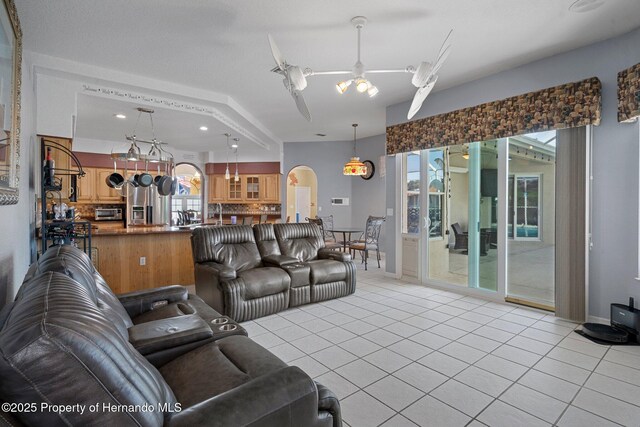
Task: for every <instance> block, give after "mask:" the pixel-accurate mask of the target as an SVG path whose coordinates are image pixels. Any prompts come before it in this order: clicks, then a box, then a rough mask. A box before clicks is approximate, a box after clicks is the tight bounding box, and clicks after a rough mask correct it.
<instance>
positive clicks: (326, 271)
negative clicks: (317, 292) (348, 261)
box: [307, 259, 347, 285]
mask: <svg viewBox="0 0 640 427" xmlns="http://www.w3.org/2000/svg"><path fill="white" fill-rule="evenodd" d="M307 264H309V267H310V268H311V285H315V284H318V283H329V282H339V281H344V280H346V277H347V266H346V265H345V263H344V262H340V261H333V260H330V259H319V260H315V261H309V262H308V263H307Z"/></svg>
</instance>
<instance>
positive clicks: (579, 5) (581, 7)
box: [569, 0, 604, 13]
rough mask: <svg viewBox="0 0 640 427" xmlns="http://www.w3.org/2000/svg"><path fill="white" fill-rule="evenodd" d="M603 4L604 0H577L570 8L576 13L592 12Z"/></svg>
mask: <svg viewBox="0 0 640 427" xmlns="http://www.w3.org/2000/svg"><path fill="white" fill-rule="evenodd" d="M603 4H604V0H576V1H575V2H573V3H572V4H571V6H569V10H570V11H571V12H576V13H583V12H590V11H592V10H595V9H597V8H599V7H600V6H602V5H603Z"/></svg>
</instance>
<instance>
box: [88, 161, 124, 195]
mask: <svg viewBox="0 0 640 427" xmlns="http://www.w3.org/2000/svg"><path fill="white" fill-rule="evenodd" d="M83 169H84V172H85V176H83V177H82V178H78V190H77V191H78V203H123V198H122V197H121V196H120V191H119V190H116V189H113V188H111V187H109V186H107V183H106V178H107V176H109V175H110V174H112V173H113V169H103V168H83Z"/></svg>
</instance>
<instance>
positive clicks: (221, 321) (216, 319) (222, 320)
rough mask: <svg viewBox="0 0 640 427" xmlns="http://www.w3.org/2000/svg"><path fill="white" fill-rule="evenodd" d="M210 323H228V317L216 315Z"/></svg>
mask: <svg viewBox="0 0 640 427" xmlns="http://www.w3.org/2000/svg"><path fill="white" fill-rule="evenodd" d="M211 323H213V324H214V325H224V324H226V323H229V319H228V318H226V317H216V318H215V319H213V320H211Z"/></svg>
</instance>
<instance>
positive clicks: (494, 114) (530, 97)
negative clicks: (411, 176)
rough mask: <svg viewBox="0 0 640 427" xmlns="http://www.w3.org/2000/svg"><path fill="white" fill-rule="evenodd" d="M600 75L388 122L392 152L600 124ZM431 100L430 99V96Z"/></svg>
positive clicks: (388, 150)
mask: <svg viewBox="0 0 640 427" xmlns="http://www.w3.org/2000/svg"><path fill="white" fill-rule="evenodd" d="M601 89H602V83H601V82H600V80H598V78H597V77H592V78H590V79H586V80H582V81H579V82H574V83H567V84H563V85H559V86H554V87H551V88H548V89H543V90H539V91H537V92H530V93H526V94H523V95H518V96H513V97H511V98H507V99H503V100H500V101H493V102H487V103H485V104H481V105H477V106H475V107H469V108H464V109H461V110H456V111H452V112H450V113H445V114H439V115H437V116H431V117H426V118H424V119H419V120H415V121H411V122H407V123H401V124H397V125H393V126H388V127H387V154H398V153H404V152H408V151H413V150H423V149H427V148H436V147H446V146H449V145H456V144H464V143H467V142H475V141H486V140H490V139H495V138H505V137H508V136H514V135H522V134H526V133H532V132H541V131H545V130H551V129H564V128H571V127H578V126H586V125H599V124H600V115H601V109H602V96H601ZM427 102H428V101H427Z"/></svg>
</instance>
